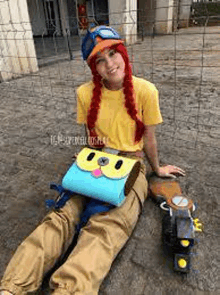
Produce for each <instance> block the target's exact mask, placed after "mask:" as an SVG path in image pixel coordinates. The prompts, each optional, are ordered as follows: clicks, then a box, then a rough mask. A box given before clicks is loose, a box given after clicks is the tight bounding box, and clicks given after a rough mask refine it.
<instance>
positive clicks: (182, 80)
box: [0, 27, 220, 295]
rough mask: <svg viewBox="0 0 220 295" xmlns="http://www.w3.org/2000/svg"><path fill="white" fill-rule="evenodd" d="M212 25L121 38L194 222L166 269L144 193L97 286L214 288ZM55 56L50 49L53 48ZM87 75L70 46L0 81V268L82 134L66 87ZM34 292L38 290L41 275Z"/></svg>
mask: <svg viewBox="0 0 220 295" xmlns="http://www.w3.org/2000/svg"><path fill="white" fill-rule="evenodd" d="M219 33H220V27H209V28H190V29H182V30H180V31H178V32H177V33H176V34H174V35H169V36H158V37H155V38H145V39H144V41H143V42H140V43H139V44H136V45H134V46H132V47H130V48H129V53H130V57H131V60H132V61H133V65H134V73H135V74H136V75H138V76H140V77H145V78H146V79H148V80H150V81H152V82H154V83H155V85H156V86H157V88H158V89H159V91H160V105H161V111H162V114H163V118H164V123H163V125H161V126H159V127H158V145H159V152H160V159H161V163H168V164H175V165H179V166H180V167H182V168H183V169H185V170H186V173H187V175H186V177H184V178H182V179H181V180H180V182H181V186H182V189H183V191H184V192H185V194H187V195H188V196H189V197H191V198H192V199H193V200H194V201H195V202H197V203H198V210H197V215H198V217H199V219H201V221H202V222H203V224H204V231H203V233H201V234H199V233H198V235H197V237H198V244H197V245H196V246H195V247H194V252H195V253H197V255H194V256H193V269H192V270H191V272H190V273H189V274H188V275H187V276H182V275H179V274H177V273H174V272H173V271H172V267H171V263H170V261H169V259H167V258H166V257H165V256H164V254H163V251H162V244H161V217H162V212H161V211H160V209H159V208H158V207H157V206H156V205H155V204H154V203H153V202H152V201H151V200H150V199H148V200H147V201H146V203H145V206H144V210H143V213H142V215H141V217H140V219H139V222H138V224H137V226H136V228H135V231H134V232H133V234H132V237H131V238H130V240H129V241H128V243H127V244H126V245H125V247H124V249H123V250H122V251H121V252H120V253H119V255H118V257H117V258H116V260H115V262H114V263H113V265H112V268H111V271H110V273H109V275H108V276H107V277H106V279H105V280H104V282H103V283H102V285H101V289H100V295H118V294H120V295H134V294H135V295H148V294H150V295H151V294H152V295H154V294H169V295H170V294H174V295H176V294H186V295H192V294H196V295H197V294H199V295H200V294H214V295H215V294H219V293H220V280H219V278H220V273H219V250H220V248H219V244H220V243H219V242H220V240H219V236H220V232H219V207H218V206H219V176H220V172H219V159H220V155H219V146H220V138H219V116H220V105H219V95H220V86H219V77H220V55H219V52H220V51H219V50H220V34H219ZM55 57H57V58H58V59H59V58H60V57H59V54H57V55H55ZM88 79H90V72H89V69H88V68H87V66H86V65H85V64H83V63H82V61H81V59H80V54H79V52H78V54H76V55H75V58H74V59H73V60H72V61H68V60H63V61H61V59H60V60H59V61H58V62H57V63H54V64H51V65H49V66H42V67H41V68H40V71H39V72H38V73H36V74H33V75H30V76H26V77H21V78H19V79H15V80H12V81H9V82H5V83H1V84H0V97H1V109H0V113H1V132H0V136H1V141H0V146H1V149H0V157H1V164H0V171H1V175H2V179H1V188H0V202H1V206H0V213H1V214H0V253H1V260H0V276H1V275H2V274H3V271H4V269H5V267H6V265H7V263H8V262H9V260H10V258H11V256H12V255H13V253H14V251H15V250H16V248H17V246H18V245H19V244H20V243H21V242H22V240H23V239H24V238H25V237H26V236H28V234H29V233H30V232H31V231H32V230H33V229H34V228H35V227H36V225H37V224H39V222H40V221H41V219H42V218H43V217H44V216H45V214H46V212H47V211H46V209H45V205H44V202H45V200H46V199H48V198H51V197H54V194H53V192H51V191H50V190H49V183H50V182H52V181H54V182H59V181H60V179H61V177H62V175H63V173H64V172H65V170H66V169H67V167H68V165H69V164H70V163H71V162H72V156H73V154H74V153H75V152H77V151H79V150H80V148H81V145H80V144H81V143H80V137H81V136H82V135H83V134H84V133H83V130H82V128H81V127H80V126H77V125H76V123H75V119H76V94H75V89H76V87H77V86H78V85H80V84H81V83H83V82H85V81H87V80H88ZM38 294H48V286H47V281H45V284H44V285H43V287H42V288H41V290H39V292H38Z"/></svg>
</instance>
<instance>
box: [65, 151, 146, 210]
mask: <svg viewBox="0 0 220 295" xmlns="http://www.w3.org/2000/svg"><path fill="white" fill-rule="evenodd" d="M140 166H141V163H140V161H138V160H134V159H129V158H126V157H120V156H117V155H112V154H108V153H105V152H100V151H96V150H92V149H89V148H84V149H83V150H82V151H81V152H80V153H79V154H78V156H77V159H76V162H75V163H73V165H72V166H71V167H70V169H69V170H68V171H67V173H66V175H65V176H64V178H63V180H62V186H63V187H64V188H65V189H67V190H70V191H72V192H75V193H78V194H82V195H85V196H88V197H91V198H95V199H98V200H102V201H104V202H108V203H110V204H113V205H115V206H120V205H121V204H122V203H123V201H124V200H125V196H126V195H128V193H129V192H130V190H131V188H132V186H133V184H134V182H135V180H136V178H137V176H138V174H139V171H140Z"/></svg>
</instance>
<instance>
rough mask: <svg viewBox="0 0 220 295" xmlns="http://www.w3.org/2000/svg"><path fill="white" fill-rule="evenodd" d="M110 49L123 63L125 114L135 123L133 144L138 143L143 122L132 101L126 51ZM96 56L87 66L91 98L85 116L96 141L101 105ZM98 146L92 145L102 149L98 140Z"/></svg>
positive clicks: (121, 46)
mask: <svg viewBox="0 0 220 295" xmlns="http://www.w3.org/2000/svg"><path fill="white" fill-rule="evenodd" d="M111 48H113V49H116V51H117V52H119V53H120V54H121V55H122V57H123V59H124V62H125V77H124V83H123V92H124V96H125V107H126V109H127V112H128V114H129V116H130V117H131V118H132V119H133V120H134V121H135V123H136V131H135V142H139V141H140V140H141V138H142V136H143V134H144V124H143V122H142V121H141V120H140V119H139V118H138V112H137V109H136V105H135V100H134V87H133V83H132V70H131V65H130V63H129V57H128V53H127V50H126V48H125V46H124V45H123V44H116V45H113V46H112V47H111ZM95 60H96V56H94V57H92V58H91V60H90V63H89V66H90V68H91V71H92V75H93V83H94V88H93V96H92V100H91V104H90V109H89V111H88V116H87V126H88V129H89V136H90V137H92V138H93V139H98V135H97V133H96V131H95V123H96V120H97V118H98V112H99V108H100V103H101V89H102V83H101V80H102V77H101V76H100V75H99V74H98V72H97V70H96V63H95ZM99 143H100V144H98V145H94V146H95V147H103V146H104V144H103V143H102V142H101V141H100V140H99Z"/></svg>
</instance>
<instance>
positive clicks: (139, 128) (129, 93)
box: [117, 44, 145, 142]
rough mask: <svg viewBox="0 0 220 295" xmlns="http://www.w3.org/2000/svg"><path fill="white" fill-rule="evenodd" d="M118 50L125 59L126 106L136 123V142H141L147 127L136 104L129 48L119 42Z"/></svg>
mask: <svg viewBox="0 0 220 295" xmlns="http://www.w3.org/2000/svg"><path fill="white" fill-rule="evenodd" d="M117 51H118V52H119V53H121V55H122V57H123V59H124V61H125V77H124V83H123V92H124V96H125V107H126V109H127V112H128V114H129V116H130V117H131V118H132V119H133V120H134V121H135V123H136V131H135V142H139V141H140V140H141V138H142V136H143V134H144V130H145V127H144V124H143V122H142V121H141V120H140V118H138V112H137V109H136V105H135V100H134V87H133V83H132V70H131V65H130V63H129V58H128V53H127V50H126V48H125V47H124V46H123V45H122V44H119V45H118V46H117Z"/></svg>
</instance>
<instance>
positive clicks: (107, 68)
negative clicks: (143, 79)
mask: <svg viewBox="0 0 220 295" xmlns="http://www.w3.org/2000/svg"><path fill="white" fill-rule="evenodd" d="M96 70H97V72H98V73H99V75H100V76H101V77H102V78H103V80H104V82H105V84H106V86H107V87H108V88H109V89H118V88H121V87H122V85H123V81H124V76H125V62H124V59H123V57H122V56H121V54H120V53H119V52H117V51H116V50H115V49H109V48H107V49H105V50H103V51H102V52H100V53H98V55H97V58H96Z"/></svg>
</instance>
